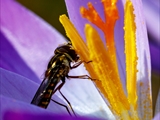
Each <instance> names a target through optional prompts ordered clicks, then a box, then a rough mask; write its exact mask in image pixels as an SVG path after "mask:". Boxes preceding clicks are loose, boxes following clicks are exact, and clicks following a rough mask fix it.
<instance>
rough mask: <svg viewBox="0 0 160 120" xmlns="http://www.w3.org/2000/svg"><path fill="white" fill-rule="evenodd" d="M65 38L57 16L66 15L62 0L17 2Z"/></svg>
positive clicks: (25, 0) (26, 0)
mask: <svg viewBox="0 0 160 120" xmlns="http://www.w3.org/2000/svg"><path fill="white" fill-rule="evenodd" d="M17 1H18V2H19V3H21V4H23V6H25V7H27V8H28V9H30V10H31V11H33V12H34V13H36V14H37V15H38V16H40V17H41V18H43V19H44V20H45V21H46V22H48V23H49V24H51V25H52V26H54V28H56V29H57V30H58V31H59V32H60V33H62V34H63V35H64V36H66V34H65V31H64V28H63V26H62V25H61V23H60V22H59V16H60V15H62V14H67V10H66V6H65V2H64V0H17Z"/></svg>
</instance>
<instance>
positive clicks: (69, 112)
mask: <svg viewBox="0 0 160 120" xmlns="http://www.w3.org/2000/svg"><path fill="white" fill-rule="evenodd" d="M51 100H52V101H53V102H55V103H57V104H58V105H60V106H63V107H65V108H66V110H67V111H68V113H69V115H70V116H72V115H71V113H70V111H69V109H68V107H67V106H66V105H63V104H61V103H59V102H57V101H55V100H53V99H51Z"/></svg>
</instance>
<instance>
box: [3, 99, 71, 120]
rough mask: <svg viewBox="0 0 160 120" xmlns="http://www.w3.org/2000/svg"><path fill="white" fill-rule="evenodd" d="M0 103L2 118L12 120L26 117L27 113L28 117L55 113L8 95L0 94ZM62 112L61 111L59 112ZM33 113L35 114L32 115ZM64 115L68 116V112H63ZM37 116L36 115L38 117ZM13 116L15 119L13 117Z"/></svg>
mask: <svg viewBox="0 0 160 120" xmlns="http://www.w3.org/2000/svg"><path fill="white" fill-rule="evenodd" d="M0 103H1V111H0V112H1V116H0V117H3V118H4V120H6V119H10V120H11V119H12V120H18V119H26V118H27V115H28V117H31V118H32V117H33V118H34V117H35V116H37V115H38V116H41V117H42V118H43V117H46V116H48V115H49V116H54V115H56V112H55V110H54V109H53V110H52V111H49V110H47V109H43V108H40V107H37V106H34V105H31V104H29V103H25V102H22V101H17V100H15V99H11V98H8V97H4V96H0ZM62 113H63V112H62V111H61V114H62ZM34 115H35V116H34ZM63 115H65V116H66V117H69V114H67V113H63ZM38 116H37V117H38ZM14 118H15V119H14ZM16 118H17V119H16Z"/></svg>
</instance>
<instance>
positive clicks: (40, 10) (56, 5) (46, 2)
mask: <svg viewBox="0 0 160 120" xmlns="http://www.w3.org/2000/svg"><path fill="white" fill-rule="evenodd" d="M17 1H18V2H19V3H21V4H22V5H23V6H25V7H27V8H28V9H30V10H31V11H33V12H34V13H36V14H37V15H38V16H40V17H41V18H43V19H44V20H45V21H46V22H48V23H49V24H50V25H52V26H54V28H56V29H57V30H58V31H59V32H60V33H61V34H63V36H65V37H66V34H65V31H64V29H63V27H62V25H61V24H60V22H59V16H60V15H62V14H67V10H66V6H65V2H64V0H17ZM66 38H67V37H66ZM159 88H160V75H159V73H157V72H154V71H152V98H153V106H155V103H156V99H157V95H158V90H159Z"/></svg>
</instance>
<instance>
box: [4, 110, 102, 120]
mask: <svg viewBox="0 0 160 120" xmlns="http://www.w3.org/2000/svg"><path fill="white" fill-rule="evenodd" d="M3 118H4V120H11V119H12V120H100V119H96V118H85V117H72V116H69V115H56V114H53V113H52V114H51V113H47V112H43V113H41V112H29V111H27V110H23V109H18V110H14V109H12V110H8V111H6V112H5V114H4V116H3Z"/></svg>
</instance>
